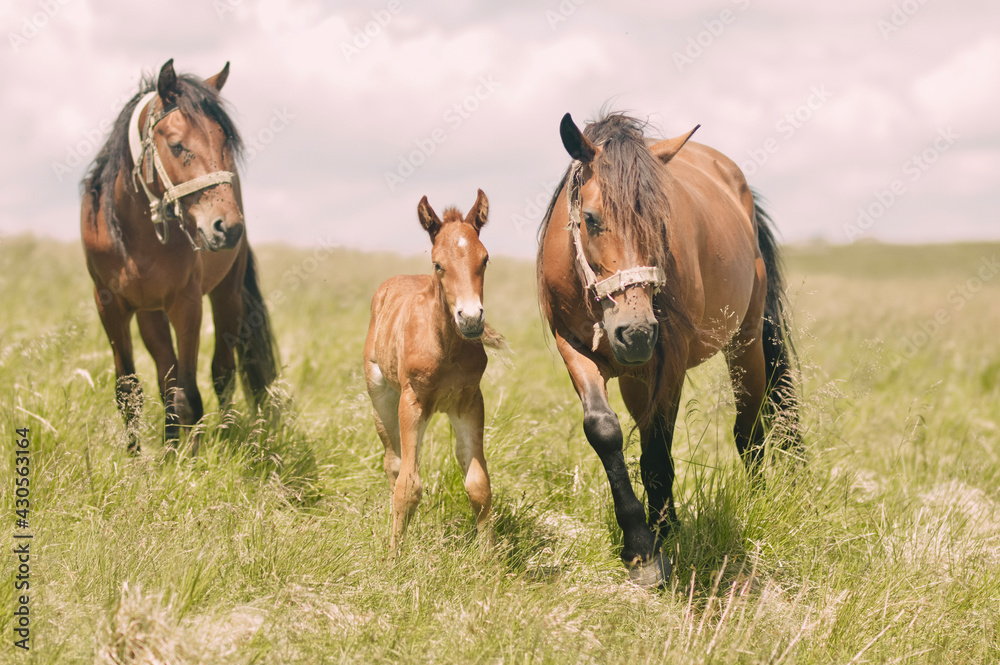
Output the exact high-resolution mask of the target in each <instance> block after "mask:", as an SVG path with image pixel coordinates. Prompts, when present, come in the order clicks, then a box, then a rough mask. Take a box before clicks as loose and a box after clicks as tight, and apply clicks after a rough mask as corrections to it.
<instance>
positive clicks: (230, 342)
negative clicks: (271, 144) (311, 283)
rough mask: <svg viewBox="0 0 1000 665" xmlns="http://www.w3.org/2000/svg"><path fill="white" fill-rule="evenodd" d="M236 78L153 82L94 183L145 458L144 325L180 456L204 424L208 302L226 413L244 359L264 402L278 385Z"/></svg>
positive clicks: (85, 223)
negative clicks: (232, 86) (251, 225)
mask: <svg viewBox="0 0 1000 665" xmlns="http://www.w3.org/2000/svg"><path fill="white" fill-rule="evenodd" d="M228 76H229V63H228V62H227V63H226V65H225V67H223V69H222V71H220V72H219V73H218V74H216V75H215V76H212V77H209V78H208V79H206V80H204V81H202V80H201V79H199V78H197V77H194V76H190V75H180V76H179V75H177V74H176V72H175V71H174V66H173V60H169V61H167V63H166V64H165V65H163V67H162V68H161V70H160V73H159V76H158V77H157V78H156V80H155V81H153V80H150V79H145V80H144V81H143V82H142V84H141V86H140V90H139V92H138V93H137V94H136V95H135V96H134V97H132V99H131V100H130V101H129V102H128V103H127V104H125V107H124V108H123V109H122V111H121V113H120V114H119V116H118V119H117V121H116V122H115V125H114V128H113V130H112V132H111V136H110V137H109V138H108V140H107V142H106V143H105V144H104V146H103V147H102V148H101V150H100V152H98V154H97V157H95V159H94V162H93V164H92V165H91V167H90V170H89V171H88V173H87V175H86V177H85V178H84V180H83V183H82V189H83V202H82V206H81V214H80V227H81V233H82V238H83V247H84V252H85V254H86V260H87V269H88V270H89V272H90V276H91V278H92V279H93V281H94V296H95V300H96V303H97V311H98V314H99V315H100V318H101V323H102V324H103V325H104V330H105V332H106V333H107V336H108V341H109V342H110V343H111V350H112V353H113V355H114V362H115V374H116V376H117V383H116V390H115V392H116V398H117V403H118V408H119V410H120V411H121V413H122V415H123V416H124V418H125V423H126V429H127V431H128V436H129V449H130V450H133V451H134V450H137V449H138V436H137V433H136V429H135V425H136V420H137V417H138V415H139V412H140V409H141V406H142V390H141V387H140V385H139V381H138V379H137V377H136V375H135V362H134V357H133V351H132V333H131V321H132V317H133V316H134V317H135V318H136V319H137V321H138V326H139V334H140V335H141V336H142V340H143V342H144V343H145V345H146V348H147V349H149V352H150V354H151V355H152V356H153V360H154V362H155V363H156V372H157V378H158V382H159V389H160V397H161V398H162V399H163V404H164V410H165V414H166V415H165V426H164V436H165V438H166V440H167V442H168V444H171V445H173V444H175V443H176V440H177V439H178V438H179V429H180V427H182V426H190V425H193V424H195V423H196V422H198V420H200V419H201V417H202V415H203V413H204V407H203V405H202V399H201V393H200V392H199V391H198V385H197V380H196V370H197V360H198V345H199V337H200V334H201V319H202V296H204V295H206V294H207V295H208V297H209V300H210V301H211V305H212V317H213V321H214V324H215V354H214V356H213V358H212V380H213V384H214V386H215V392H216V394H217V395H218V398H219V405H220V408H222V409H224V408H226V406H227V405H228V404H229V402H230V399H231V398H232V394H233V389H234V383H235V381H234V377H235V374H236V370H237V363H236V358H235V357H234V352H235V355H236V356H238V358H239V373H240V378H241V379H242V383H243V388H244V392H245V393H246V394H247V396H248V399H249V400H250V401H252V402H253V403H254V404H257V403H259V402H260V401H261V400H262V399H263V397H264V396H265V395H266V391H267V388H268V386H269V385H270V384H271V382H272V381H273V380H274V379H275V376H276V374H277V362H276V355H275V349H274V343H273V339H272V336H271V330H270V323H269V320H268V315H267V310H266V308H265V306H264V301H263V298H262V296H261V292H260V286H259V284H258V279H257V268H256V265H255V262H254V257H253V253H252V252H251V251H250V246H249V244H248V242H247V236H246V233H245V229H244V217H243V200H242V196H241V192H240V181H239V177H238V175H237V174H236V162H237V160H238V158H239V157H240V154H241V150H242V143H241V141H240V136H239V133H238V131H237V129H236V126H235V125H234V124H233V121H232V120H231V119H230V117H229V115H228V114H227V113H226V111H225V109H224V107H223V103H222V100H221V98H220V97H219V91H220V90H221V89H222V86H223V85H224V84H225V82H226V79H227V78H228ZM174 183H176V184H174ZM171 326H173V331H174V334H175V335H176V337H177V348H176V351H175V349H174V341H173V339H172V336H171Z"/></svg>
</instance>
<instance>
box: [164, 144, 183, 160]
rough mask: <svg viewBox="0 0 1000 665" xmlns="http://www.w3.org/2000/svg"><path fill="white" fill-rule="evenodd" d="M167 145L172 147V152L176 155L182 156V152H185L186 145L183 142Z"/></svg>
mask: <svg viewBox="0 0 1000 665" xmlns="http://www.w3.org/2000/svg"><path fill="white" fill-rule="evenodd" d="M167 147H168V148H170V153H171V154H172V155H173V156H174V157H180V156H181V153H182V152H184V145H183V144H181V143H169V144H167Z"/></svg>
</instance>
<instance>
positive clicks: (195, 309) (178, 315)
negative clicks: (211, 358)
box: [167, 286, 204, 452]
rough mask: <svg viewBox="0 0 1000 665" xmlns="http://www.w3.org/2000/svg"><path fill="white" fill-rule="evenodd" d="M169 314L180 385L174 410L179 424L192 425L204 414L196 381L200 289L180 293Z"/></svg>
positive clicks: (199, 330) (199, 331)
mask: <svg viewBox="0 0 1000 665" xmlns="http://www.w3.org/2000/svg"><path fill="white" fill-rule="evenodd" d="M167 317H168V318H169V319H170V323H171V325H173V327H174V332H175V333H176V335H177V388H176V390H174V395H173V397H174V399H173V402H174V410H175V412H176V414H177V420H178V422H179V423H180V425H181V426H183V427H189V426H191V425H194V424H195V423H197V422H198V421H199V420H201V417H202V415H204V409H203V407H202V402H201V393H200V392H198V383H197V370H198V345H199V343H200V335H201V289H200V288H198V287H196V286H189V287H188V288H185V289H184V290H183V291H181V292H180V293H178V294H177V298H176V299H175V300H174V302H173V303H172V304H171V305H170V309H168V310H167ZM195 447H196V446H195ZM192 452H195V451H192Z"/></svg>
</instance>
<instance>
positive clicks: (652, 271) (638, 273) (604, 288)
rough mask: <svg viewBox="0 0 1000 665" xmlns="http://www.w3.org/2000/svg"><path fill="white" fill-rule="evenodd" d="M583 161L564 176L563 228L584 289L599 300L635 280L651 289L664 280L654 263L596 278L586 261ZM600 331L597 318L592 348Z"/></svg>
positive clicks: (595, 346)
mask: <svg viewBox="0 0 1000 665" xmlns="http://www.w3.org/2000/svg"><path fill="white" fill-rule="evenodd" d="M582 180H583V163H582V162H580V161H578V160H573V164H572V165H571V166H570V169H569V178H568V180H567V189H566V202H567V205H568V207H569V224H568V225H567V226H566V229H567V230H568V231H569V232H570V233H571V234H572V235H573V248H574V250H575V252H576V267H577V269H578V270H579V271H580V276H581V278H582V281H583V287H584V290H586V291H587V292H590V291H593V293H594V298H595V299H596V300H597V301H600V300H601V298H610V297H611V296H613V295H614V294H616V293H621V292H623V291H625V289H627V288H628V287H630V286H633V285H636V284H651V285H652V286H653V291H654V293H655V292H656V291H658V290H659V289H660V287H661V286H662V285H663V284H664V283H665V282H666V276H665V275H664V273H663V270H662V269H661V268H659V267H658V266H639V267H636V268H628V269H626V270H619V271H618V272H616V273H615V274H613V275H611V277H608V278H606V279H602V280H598V279H597V275H596V274H595V273H594V270H593V268H591V267H590V261H588V260H587V255H586V254H585V253H584V251H583V238H582V237H581V235H580V209H581V208H582V206H583V197H582V196H581V194H580V188H581V187H582V186H583V182H582ZM603 334H604V327H603V325H602V324H601V323H600V322H598V323H595V324H594V340H593V344H592V347H591V348H592V350H594V351H596V350H597V345H598V344H599V343H600V341H601V336H602V335H603Z"/></svg>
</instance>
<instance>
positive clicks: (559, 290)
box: [537, 113, 798, 586]
mask: <svg viewBox="0 0 1000 665" xmlns="http://www.w3.org/2000/svg"><path fill="white" fill-rule="evenodd" d="M643 127H644V125H643V123H641V122H639V121H637V120H636V119H634V118H631V117H628V116H626V115H623V114H612V115H608V116H606V117H604V118H602V119H600V120H599V121H597V122H594V123H592V124H590V125H588V126H587V127H586V129H585V131H583V132H581V131H580V130H579V128H578V127H577V126H576V124H575V123H574V122H573V120H572V118H571V117H570V115H569V114H568V113H567V114H566V115H565V116H564V117H563V119H562V123H561V126H560V134H561V137H562V143H563V146H564V147H565V148H566V151H567V152H568V153H569V155H570V156H571V157H572V158H573V162H572V164H571V166H570V168H569V170H568V171H567V174H566V175H565V176H564V177H563V179H562V182H561V183H560V184H559V185H558V187H557V188H556V191H555V193H554V195H553V198H552V201H551V202H550V204H549V208H548V211H547V212H546V216H545V218H544V220H543V222H542V226H541V229H540V231H539V247H538V263H537V272H538V287H539V298H540V302H541V307H542V311H543V313H544V315H545V317H546V318H547V320H548V322H549V326H550V328H551V331H552V334H553V335H554V337H555V340H556V347H557V349H558V351H559V353H560V355H562V358H563V360H564V361H565V363H566V368H567V370H568V371H569V374H570V377H571V378H572V381H573V386H574V387H575V388H576V392H577V394H578V395H579V397H580V400H581V402H582V404H583V411H584V416H583V429H584V433H585V435H586V437H587V440H588V441H589V442H590V445H591V446H592V447H593V448H594V450H595V451H596V452H597V454H598V456H599V457H600V459H601V462H602V463H603V465H604V469H605V471H606V472H607V476H608V481H609V482H610V485H611V495H612V499H613V501H614V508H615V517H616V519H617V521H618V524H619V526H620V527H621V529H622V532H623V535H624V544H623V547H622V552H621V556H622V559H623V561H624V562H625V565H626V567H627V568H628V570H629V576H630V578H631V579H632V580H633V581H635V582H636V583H637V584H640V585H643V586H654V585H658V584H661V583H662V582H663V580H665V579H666V578H667V577H669V574H670V572H669V566H670V564H669V561H668V560H667V559H666V557H665V556H664V555H663V553H662V550H661V545H662V542H663V539H664V538H665V537H666V536H667V535H668V534H669V532H670V531H671V529H672V528H673V527H674V525H675V524H676V522H677V515H676V511H675V508H674V500H673V489H672V486H673V481H674V465H673V459H672V457H671V442H672V437H673V432H674V421H675V420H676V418H677V411H678V406H679V403H680V394H681V387H682V385H683V382H684V375H685V372H686V371H687V370H688V369H690V368H692V367H695V366H697V365H699V364H701V363H703V362H704V361H705V360H707V359H708V358H710V357H711V356H713V355H714V354H716V353H717V352H719V351H722V352H723V353H724V354H725V358H726V362H727V363H728V366H729V373H730V380H731V382H732V385H733V392H734V394H735V399H736V411H737V414H736V423H735V427H734V428H733V431H734V434H735V438H736V446H737V449H738V451H739V453H740V456H741V457H742V459H743V461H744V463H745V465H746V466H747V468H748V470H749V471H750V472H751V474H752V475H756V474H757V473H759V470H758V466H759V464H760V462H761V457H762V448H763V442H764V425H765V424H776V423H780V424H781V425H782V427H783V428H784V430H785V431H784V435H785V438H786V439H787V440H788V441H789V442H790V443H794V442H796V441H797V439H798V433H797V404H796V397H795V392H794V384H793V376H792V368H791V360H792V357H793V354H794V349H793V348H792V346H791V343H790V340H789V338H788V336H787V335H788V330H787V321H786V307H785V303H784V287H783V284H782V275H781V270H780V260H779V256H778V248H777V244H776V242H775V239H774V237H773V235H772V232H771V230H770V228H769V226H768V224H769V218H768V217H767V215H766V213H765V212H764V211H763V209H762V208H761V207H760V205H759V204H758V203H757V202H755V200H754V194H753V193H752V192H751V190H750V188H749V187H748V185H747V182H746V179H745V177H744V176H743V173H742V172H741V171H740V169H739V168H738V167H737V166H736V164H734V163H733V161H732V160H730V159H729V158H728V157H726V156H725V155H723V154H722V153H720V152H718V151H717V150H714V149H712V148H710V147H708V146H705V145H701V144H698V143H694V142H689V141H688V139H690V137H691V135H692V134H693V133H694V131H695V130H697V129H698V128H697V127H695V129H694V130H691V131H690V132H688V133H687V134H685V135H683V136H680V137H677V138H673V139H667V140H663V141H653V140H651V139H647V138H645V137H644V136H643ZM612 378H617V379H618V383H619V387H620V388H621V394H622V398H623V400H624V402H625V405H626V407H627V408H628V410H629V413H630V414H631V415H632V417H633V419H634V420H635V422H636V426H637V429H638V430H639V435H640V444H641V450H642V452H641V456H640V461H639V465H640V473H641V477H642V484H643V486H644V488H645V490H646V496H647V500H648V523H647V514H646V511H645V510H644V508H643V506H642V504H641V503H640V502H639V500H638V499H637V498H636V494H635V492H634V491H633V489H632V485H631V483H630V481H629V474H628V469H627V467H626V464H625V458H624V455H623V451H622V448H623V436H622V429H621V425H620V424H619V421H618V416H617V415H616V414H615V412H614V411H613V410H612V409H611V407H610V406H609V404H608V393H607V382H608V381H609V380H610V379H612Z"/></svg>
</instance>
